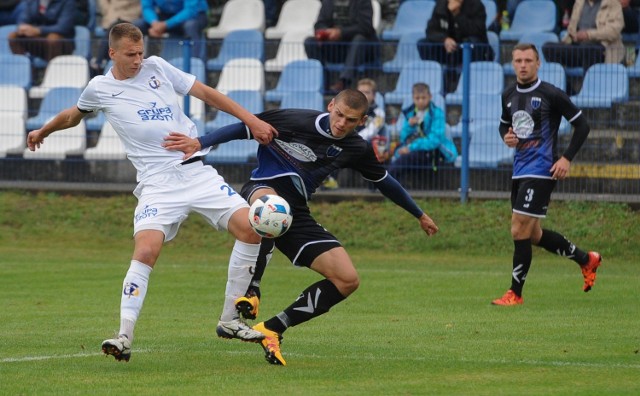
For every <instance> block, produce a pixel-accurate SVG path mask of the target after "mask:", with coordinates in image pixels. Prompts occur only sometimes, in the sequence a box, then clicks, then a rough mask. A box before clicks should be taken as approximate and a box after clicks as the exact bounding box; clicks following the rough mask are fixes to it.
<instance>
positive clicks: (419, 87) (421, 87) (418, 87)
mask: <svg viewBox="0 0 640 396" xmlns="http://www.w3.org/2000/svg"><path fill="white" fill-rule="evenodd" d="M423 92H426V93H427V94H428V95H431V88H429V85H427V84H426V83H423V82H417V83H415V84H413V87H412V88H411V94H416V93H423Z"/></svg>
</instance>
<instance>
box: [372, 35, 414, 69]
mask: <svg viewBox="0 0 640 396" xmlns="http://www.w3.org/2000/svg"><path fill="white" fill-rule="evenodd" d="M421 38H424V32H406V33H402V35H401V36H400V41H398V46H397V47H396V53H395V55H394V57H393V59H391V60H390V61H386V62H384V63H383V64H382V71H383V72H385V73H400V70H402V66H403V65H404V64H406V63H408V62H412V61H419V60H421V59H420V53H419V52H418V40H420V39H421Z"/></svg>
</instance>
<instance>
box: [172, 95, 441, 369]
mask: <svg viewBox="0 0 640 396" xmlns="http://www.w3.org/2000/svg"><path fill="white" fill-rule="evenodd" d="M368 107H369V104H368V102H367V99H366V97H365V96H364V95H363V94H362V93H361V92H359V91H356V90H353V89H347V90H344V91H342V92H340V93H339V94H338V95H337V96H336V97H335V98H333V99H332V100H331V102H330V103H329V105H328V110H329V112H328V113H321V112H318V111H313V110H302V109H286V110H271V111H266V112H264V113H261V114H258V118H259V119H261V120H263V121H265V122H268V123H270V124H271V125H273V126H274V127H275V128H276V129H277V131H278V138H277V139H274V140H273V141H272V142H271V143H269V144H268V145H261V146H259V148H258V167H257V168H256V169H254V170H253V172H252V174H251V179H250V181H249V182H248V183H246V184H245V185H244V187H243V188H242V195H243V196H244V198H245V199H247V201H249V202H250V203H252V202H253V201H255V200H256V199H257V198H258V197H260V196H262V195H265V194H277V195H280V196H282V197H283V198H284V199H286V200H287V201H288V202H289V205H290V206H291V212H292V215H293V223H292V224H291V227H290V228H289V230H288V231H287V233H285V234H284V235H281V236H280V237H278V238H276V239H267V238H263V244H262V245H261V249H260V255H259V258H258V262H259V263H260V264H259V265H258V266H256V276H254V281H255V282H259V280H260V277H261V275H262V274H261V272H262V271H264V267H265V266H266V263H267V261H268V256H269V255H270V252H271V251H272V250H273V244H274V243H275V246H276V247H277V248H278V249H279V250H280V251H281V252H282V253H284V254H285V255H286V256H287V257H288V258H289V260H291V262H292V263H293V264H294V265H296V266H303V267H309V268H311V269H312V270H314V271H316V272H318V273H320V274H321V275H323V276H324V277H325V279H323V280H321V281H318V282H316V283H314V284H312V285H311V286H309V287H308V288H307V289H305V290H304V291H303V292H302V293H301V294H300V295H299V297H298V298H296V300H295V302H293V304H291V305H290V306H289V307H288V308H286V309H285V310H284V311H282V312H280V313H279V314H278V315H276V316H274V317H272V318H271V319H268V320H266V321H264V322H261V323H258V324H257V325H255V326H254V327H253V328H254V329H255V330H258V331H260V332H262V333H264V334H265V339H264V340H263V342H262V346H263V348H264V350H265V353H266V359H267V361H268V362H269V363H272V364H281V365H285V364H286V362H285V360H284V358H283V357H282V354H281V352H280V340H281V338H282V333H283V332H284V331H285V330H286V329H287V328H289V327H292V326H296V325H299V324H301V323H303V322H306V321H308V320H310V319H313V318H315V317H316V316H319V315H322V314H323V313H325V312H327V311H329V309H330V308H331V307H333V306H334V305H336V304H338V303H339V302H341V301H342V300H344V299H345V298H346V297H348V296H349V295H350V294H351V293H353V292H354V291H355V290H356V289H357V288H358V285H359V279H358V273H357V271H356V269H355V268H354V266H353V263H352V262H351V258H350V257H349V255H348V254H347V252H346V250H345V249H344V248H343V247H342V245H341V244H340V242H339V241H338V239H337V238H336V237H335V236H333V235H332V234H331V233H330V232H329V231H327V230H326V229H325V228H324V227H322V226H321V225H320V224H318V223H317V222H316V221H315V219H314V218H313V216H312V215H311V213H310V211H309V206H308V205H307V201H308V200H309V199H310V198H311V195H312V194H313V193H314V192H315V191H316V189H317V188H318V187H319V186H320V185H321V184H322V181H323V180H324V179H325V178H326V177H327V176H328V175H329V174H331V173H332V172H333V171H335V170H336V169H339V168H353V169H355V170H357V171H359V172H360V173H361V174H362V176H363V177H364V178H365V179H367V180H369V181H371V182H372V183H373V184H374V185H375V186H376V187H377V188H378V189H379V190H380V191H381V192H382V194H384V195H385V196H386V197H387V198H389V199H391V200H392V201H393V202H395V203H396V204H397V205H398V206H400V207H402V208H404V209H405V210H406V211H408V212H409V213H411V214H412V215H414V216H415V217H416V218H417V219H418V221H419V224H420V227H421V228H422V230H424V232H425V233H426V234H427V235H433V234H435V233H436V232H437V231H438V227H437V226H436V224H435V223H434V222H433V220H432V219H431V218H430V217H429V216H428V215H427V214H426V213H425V212H423V211H422V210H421V209H420V208H419V207H418V205H417V204H416V203H415V202H414V201H413V199H412V198H411V197H410V196H409V194H408V193H407V192H406V191H405V189H404V188H403V187H402V186H401V185H400V184H399V183H398V182H397V181H396V180H395V179H393V178H392V177H391V176H390V175H389V174H388V173H387V171H386V170H385V168H384V166H383V165H382V164H381V163H380V162H378V160H377V159H376V155H375V153H374V151H373V148H372V146H371V144H370V143H369V142H367V141H366V140H364V139H363V138H362V137H361V136H360V135H358V134H357V133H356V132H355V129H356V127H358V126H360V125H363V124H364V122H365V120H366V117H367V116H366V112H367V109H368ZM251 138H252V135H251V131H250V130H249V129H248V128H247V127H246V126H245V125H244V124H242V123H239V124H234V125H230V126H227V127H223V128H220V129H219V130H217V131H216V132H214V133H212V134H209V135H206V136H201V137H199V138H197V139H191V138H188V137H186V136H184V135H181V134H171V135H170V136H169V137H167V139H166V143H165V147H166V148H167V149H171V150H180V151H183V152H185V158H188V157H189V156H190V155H191V154H192V153H194V152H196V151H197V150H198V149H196V147H208V146H212V145H215V144H219V143H224V142H227V141H230V140H233V139H251ZM260 267H261V268H260ZM258 285H259V283H258ZM253 290H254V292H257V293H259V289H257V287H256V286H255V284H254V289H253ZM257 293H256V294H257ZM248 297H250V298H245V299H244V300H245V301H244V302H245V303H248V304H249V307H248V308H249V310H248V311H249V312H248V313H249V315H252V316H253V317H255V314H257V307H258V303H259V300H258V297H257V296H255V295H252V294H251V290H249V291H248ZM240 302H242V301H240Z"/></svg>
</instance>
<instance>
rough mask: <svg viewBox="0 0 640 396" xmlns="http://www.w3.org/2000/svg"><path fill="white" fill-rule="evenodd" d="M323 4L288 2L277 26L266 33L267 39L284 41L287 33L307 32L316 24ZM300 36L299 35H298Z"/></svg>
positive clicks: (303, 0) (305, 0)
mask: <svg viewBox="0 0 640 396" xmlns="http://www.w3.org/2000/svg"><path fill="white" fill-rule="evenodd" d="M321 6H322V3H321V2H320V1H319V0H288V1H285V2H284V4H283V5H282V9H281V10H280V15H279V17H278V22H277V23H276V25H275V26H273V27H269V28H267V29H266V30H265V31H264V37H265V38H266V39H282V38H283V37H284V35H285V34H286V33H287V32H307V31H309V30H310V29H311V32H312V33H313V25H314V24H315V23H316V19H317V18H318V14H319V13H320V7H321ZM298 34H299V33H298Z"/></svg>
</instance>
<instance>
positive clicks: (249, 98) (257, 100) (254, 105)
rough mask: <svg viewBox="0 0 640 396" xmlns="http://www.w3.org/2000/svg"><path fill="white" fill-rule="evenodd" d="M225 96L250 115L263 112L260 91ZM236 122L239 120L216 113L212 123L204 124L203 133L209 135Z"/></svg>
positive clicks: (237, 92) (223, 113) (240, 92)
mask: <svg viewBox="0 0 640 396" xmlns="http://www.w3.org/2000/svg"><path fill="white" fill-rule="evenodd" d="M227 96H228V97H229V98H231V99H233V100H234V101H236V102H238V103H239V104H240V105H241V106H242V107H244V108H245V109H247V110H248V111H249V112H250V113H253V114H257V113H261V112H263V111H264V101H263V99H262V94H261V93H260V91H244V90H240V91H229V93H228V94H227ZM236 122H240V120H238V119H237V118H235V117H234V116H232V115H231V114H229V113H225V112H224V111H218V114H217V115H216V118H215V119H214V120H213V121H209V122H207V123H206V124H205V131H206V133H211V132H213V131H215V130H216V129H218V128H220V127H223V126H225V125H229V124H233V123H236Z"/></svg>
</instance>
